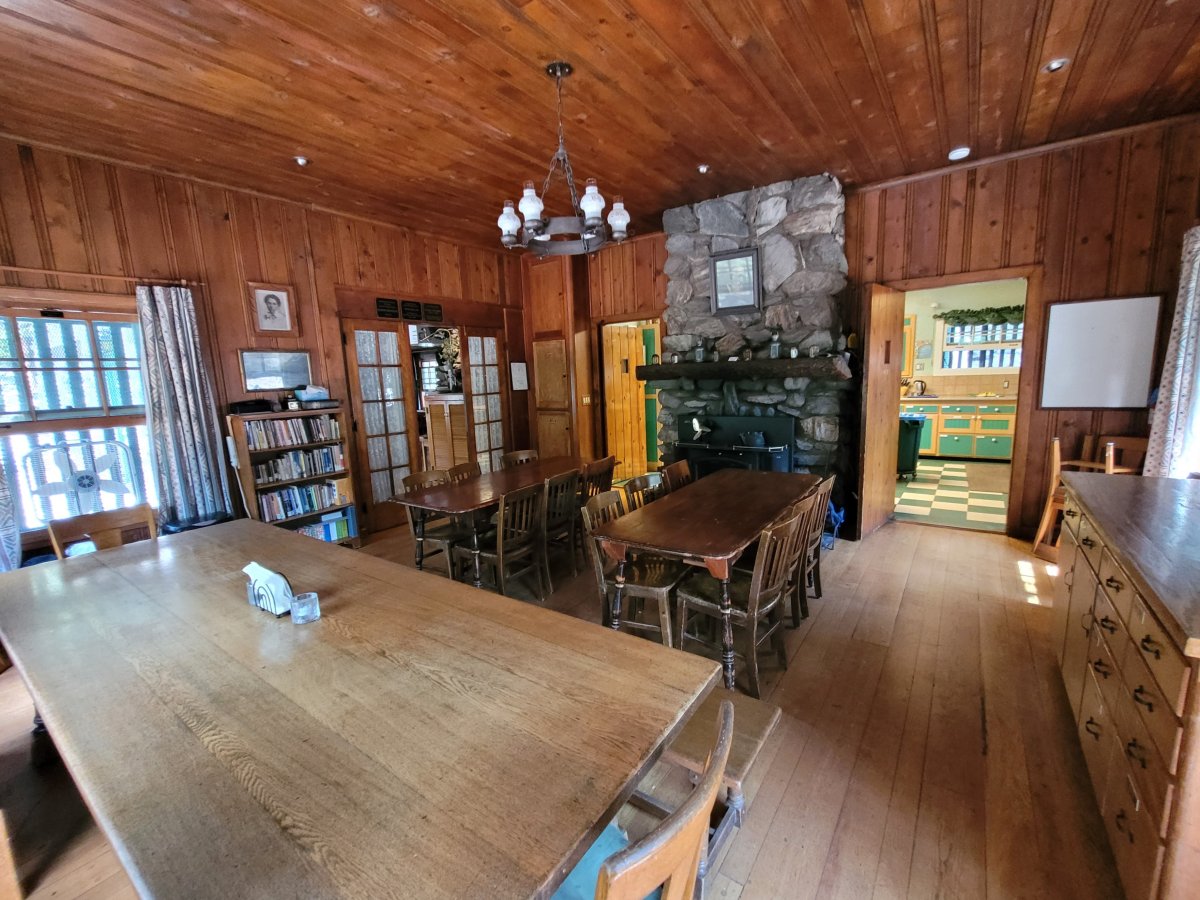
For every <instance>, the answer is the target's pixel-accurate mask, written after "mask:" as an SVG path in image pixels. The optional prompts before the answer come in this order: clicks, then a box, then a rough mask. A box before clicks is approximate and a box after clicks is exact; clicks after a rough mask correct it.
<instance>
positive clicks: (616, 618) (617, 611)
mask: <svg viewBox="0 0 1200 900" xmlns="http://www.w3.org/2000/svg"><path fill="white" fill-rule="evenodd" d="M628 562H629V554H628V553H627V554H625V555H624V556H622V557H621V559H620V560H618V562H617V575H616V588H615V589H614V590H613V599H612V609H611V610H609V613H608V615H609V622H608V626H609V627H610V628H611V629H612V630H613V631H620V630H621V599H622V597H623V596H624V594H625V565H626V564H627V563H628Z"/></svg>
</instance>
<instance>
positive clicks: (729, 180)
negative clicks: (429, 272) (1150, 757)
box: [0, 0, 1200, 244]
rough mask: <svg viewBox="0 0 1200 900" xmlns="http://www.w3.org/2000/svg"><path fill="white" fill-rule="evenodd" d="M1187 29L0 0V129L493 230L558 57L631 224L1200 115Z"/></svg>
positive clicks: (988, 1)
mask: <svg viewBox="0 0 1200 900" xmlns="http://www.w3.org/2000/svg"><path fill="white" fill-rule="evenodd" d="M1198 38H1200V3H1196V2H1194V0H849V2H847V0H771V2H764V0H672V2H663V0H588V2H578V0H507V2H504V0H398V2H387V0H374V2H363V0H358V2H341V0H194V2H184V0H177V2H169V3H149V2H144V0H0V132H2V133H4V134H6V135H8V136H10V137H15V138H17V139H22V140H28V141H32V142H36V143H44V144H49V145H53V146H57V147H62V148H65V149H68V150H72V151H76V152H84V153H91V154H95V155H98V156H102V157H105V158H109V159H115V160H120V161H126V162H131V163H134V164H139V165H143V166H148V167H151V168H154V169H157V170H162V171H167V172H172V173H177V174H183V175H188V176H192V177H196V178H201V179H206V180H210V181H214V182H218V183H221V184H225V185H230V186H234V187H242V188H249V189H253V190H258V191H261V192H264V193H269V194H273V195H276V196H280V197H286V198H289V199H293V200H298V201H302V202H306V203H311V204H315V205H318V206H322V207H328V208H333V209H338V210H344V211H348V212H357V213H359V214H361V215H364V216H368V217H372V218H378V219H382V220H386V221H392V222H399V223H402V224H405V225H408V226H410V227H414V228H418V229H421V230H427V231H433V232H437V233H443V234H447V235H452V236H458V237H467V238H470V239H473V240H478V241H481V242H484V243H487V244H492V243H494V242H495V235H496V233H497V232H496V230H495V226H494V222H495V218H496V215H497V214H498V212H499V206H500V204H501V202H502V201H503V200H504V199H506V198H514V197H515V196H516V195H517V194H518V193H519V187H520V185H521V183H522V182H523V181H524V180H525V179H526V178H533V179H534V180H536V181H537V183H538V185H539V187H540V184H541V180H542V177H543V176H544V172H545V166H546V164H547V162H548V159H549V156H550V154H551V152H552V151H553V149H554V121H553V108H554V98H553V90H552V83H551V82H550V81H549V79H548V78H547V77H546V76H545V75H544V74H543V71H542V67H543V65H544V64H545V63H546V62H548V61H550V60H551V59H554V58H566V59H568V60H570V61H571V62H572V63H573V64H574V65H575V67H576V74H575V75H574V76H573V77H572V78H571V79H570V81H569V82H568V85H567V97H566V112H567V116H568V122H567V142H568V148H569V149H570V150H571V152H572V155H573V161H574V163H575V169H576V172H577V174H578V175H579V176H580V177H581V178H583V177H588V176H595V177H597V178H599V179H600V184H601V190H602V191H604V192H605V193H606V194H607V195H608V196H609V198H610V199H611V197H612V195H614V194H617V193H620V194H623V195H624V196H625V199H626V202H627V205H628V206H629V207H630V209H631V211H632V212H633V214H634V216H635V226H636V227H638V228H640V230H642V231H647V230H656V229H657V228H658V227H659V219H658V213H659V212H660V211H661V210H662V209H664V208H668V207H671V206H675V205H677V204H680V203H684V202H688V201H692V200H696V199H699V198H703V197H710V196H714V195H716V194H719V193H722V192H726V191H732V190H739V189H741V188H744V187H748V186H751V185H754V184H765V183H769V182H771V181H775V180H778V179H782V178H787V177H794V176H796V175H798V174H803V173H815V172H821V171H826V170H827V171H830V172H833V173H834V174H836V175H837V176H838V177H840V178H842V179H843V180H844V181H846V182H847V183H860V184H861V183H867V182H873V181H879V180H881V179H886V178H890V177H894V176H897V175H903V174H909V173H914V172H921V171H926V170H929V169H934V168H937V167H940V166H942V165H945V164H946V153H947V151H948V150H949V149H950V148H951V147H954V146H957V145H960V144H964V145H968V146H970V147H971V148H972V150H973V155H974V157H976V158H979V157H985V156H990V155H993V154H996V153H1001V152H1005V151H1009V150H1014V149H1020V148H1025V147H1031V146H1036V145H1039V144H1043V143H1046V142H1048V141H1053V140H1058V139H1062V138H1069V137H1075V136H1078V135H1081V134H1088V133H1094V132H1097V131H1102V130H1105V129H1108V128H1112V127H1115V126H1121V125H1127V124H1133V123H1136V122H1141V121H1149V120H1152V119H1157V118H1162V117H1165V116H1169V115H1173V114H1178V113H1184V112H1191V111H1195V110H1197V109H1200V40H1198ZM1055 57H1067V58H1069V59H1070V60H1071V63H1070V65H1068V66H1067V67H1066V68H1065V69H1063V70H1062V71H1060V72H1057V73H1048V72H1045V71H1043V66H1044V64H1045V63H1046V62H1047V61H1048V60H1050V59H1053V58H1055ZM297 154H303V155H305V156H307V157H309V158H310V159H311V160H312V164H311V165H310V166H309V167H308V168H306V169H300V168H299V167H298V166H297V165H296V164H295V163H294V162H293V156H295V155H297ZM702 162H703V163H708V164H710V166H711V167H712V171H711V173H710V174H709V175H707V176H702V175H700V174H698V172H697V170H696V167H697V165H698V164H699V163H702ZM555 196H557V198H558V200H559V203H560V205H561V201H562V200H563V198H564V196H565V195H564V194H563V193H561V191H560V192H559V193H557V195H555V194H554V193H553V192H552V202H551V204H549V205H550V206H551V208H553V207H554V202H553V198H554V197H555Z"/></svg>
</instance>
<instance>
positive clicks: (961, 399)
mask: <svg viewBox="0 0 1200 900" xmlns="http://www.w3.org/2000/svg"><path fill="white" fill-rule="evenodd" d="M1016 399H1017V395H1016V394H1001V395H1000V396H999V397H980V396H978V395H976V394H937V395H926V396H924V397H901V398H900V402H901V403H919V402H921V401H922V400H947V401H950V402H952V403H965V402H967V401H968V400H978V401H980V402H987V401H988V400H1012V401H1014V402H1015V401H1016Z"/></svg>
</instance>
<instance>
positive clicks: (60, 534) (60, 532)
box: [46, 503, 158, 559]
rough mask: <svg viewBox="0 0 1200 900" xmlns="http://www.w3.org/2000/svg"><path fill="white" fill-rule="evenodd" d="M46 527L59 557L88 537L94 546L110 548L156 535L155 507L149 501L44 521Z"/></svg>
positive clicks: (151, 538) (51, 544) (63, 556)
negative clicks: (71, 546)
mask: <svg viewBox="0 0 1200 900" xmlns="http://www.w3.org/2000/svg"><path fill="white" fill-rule="evenodd" d="M46 530H47V532H49V535H50V546H51V547H53V548H54V555H55V556H57V557H58V558H59V559H66V558H67V548H68V547H69V546H70V545H71V544H74V543H78V542H79V541H84V540H89V541H91V542H92V543H93V544H95V545H96V549H97V550H111V549H113V548H114V547H122V546H124V545H125V544H132V543H135V542H137V541H145V540H157V539H158V523H157V522H156V521H155V518H154V508H153V507H152V506H150V504H148V503H139V504H137V505H136V506H126V507H124V508H122V509H111V510H105V511H104V512H95V513H85V514H84V515H82V516H72V517H71V518H69V519H55V520H53V521H51V522H48V523H47V525H46Z"/></svg>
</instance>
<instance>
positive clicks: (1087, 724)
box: [1083, 716, 1100, 740]
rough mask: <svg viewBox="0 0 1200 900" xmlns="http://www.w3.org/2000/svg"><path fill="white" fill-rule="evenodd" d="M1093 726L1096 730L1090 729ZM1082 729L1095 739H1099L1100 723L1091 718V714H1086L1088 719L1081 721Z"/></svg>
mask: <svg viewBox="0 0 1200 900" xmlns="http://www.w3.org/2000/svg"><path fill="white" fill-rule="evenodd" d="M1093 728H1095V729H1096V730H1095V731H1092V729H1093ZM1083 730H1084V731H1086V732H1087V733H1088V734H1090V735H1091V736H1092V737H1094V738H1095V739H1096V740H1100V724H1099V723H1098V722H1097V721H1096V720H1095V719H1093V718H1092V717H1091V716H1088V720H1087V721H1086V722H1084V723H1083Z"/></svg>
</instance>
